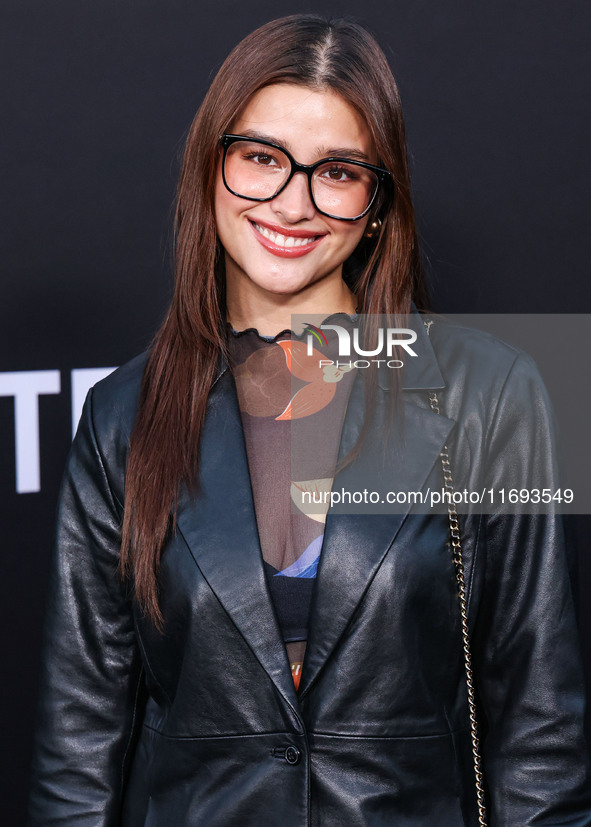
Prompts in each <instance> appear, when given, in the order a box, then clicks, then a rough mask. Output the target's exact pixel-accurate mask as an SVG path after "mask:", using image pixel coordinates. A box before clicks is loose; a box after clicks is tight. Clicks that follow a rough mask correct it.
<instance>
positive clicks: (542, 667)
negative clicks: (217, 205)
mask: <svg viewBox="0 0 591 827" xmlns="http://www.w3.org/2000/svg"><path fill="white" fill-rule="evenodd" d="M418 328H419V340H418V342H417V348H418V350H419V356H420V358H419V359H414V360H409V361H410V362H411V364H409V366H408V370H406V372H405V376H404V394H403V396H404V421H403V424H402V425H401V426H400V427H395V428H393V429H391V431H390V434H389V435H388V436H387V437H385V436H384V434H383V432H382V431H381V430H380V428H378V427H376V428H373V429H372V430H371V432H370V435H369V437H368V439H367V440H366V443H365V444H364V447H363V449H362V451H361V454H360V456H359V458H358V460H357V462H356V463H355V465H354V466H349V467H348V468H346V469H345V470H344V471H343V472H342V474H340V475H338V476H337V478H336V480H335V486H338V487H339V488H341V487H343V488H347V486H349V488H351V489H357V488H358V487H359V480H366V479H372V476H374V477H376V478H379V481H380V484H381V485H383V486H386V487H387V488H388V489H391V490H406V491H420V490H423V491H425V490H427V489H428V488H429V487H431V488H433V489H440V488H441V467H440V464H439V452H440V450H441V448H442V446H443V445H444V444H445V443H446V441H447V443H448V444H449V446H450V451H451V454H452V458H453V461H454V466H455V475H456V478H457V479H456V487H458V488H464V487H467V488H469V489H471V490H479V491H480V490H481V489H482V487H483V485H484V486H486V487H488V488H490V487H494V486H496V485H501V484H504V483H505V481H506V479H507V477H506V473H507V467H509V470H510V478H511V480H512V482H513V484H514V485H515V487H517V488H519V487H520V484H522V483H523V484H527V483H528V481H530V480H532V479H535V478H536V475H538V477H537V478H539V479H542V478H543V479H544V480H546V481H547V480H548V479H550V482H551V483H552V476H553V474H554V470H553V460H552V450H553V444H552V441H553V433H552V425H551V422H550V419H549V414H548V404H547V400H546V397H545V391H544V388H543V386H542V384H541V381H540V379H539V376H538V374H537V371H536V369H535V366H533V364H532V362H531V360H530V359H529V358H528V357H527V356H525V355H523V354H521V353H520V352H519V351H516V350H515V349H513V348H511V347H509V346H507V345H505V344H503V343H501V342H499V341H498V340H495V339H493V338H492V337H490V336H488V335H486V334H482V333H476V332H473V331H469V330H466V329H460V328H456V327H454V326H452V325H448V324H439V323H437V324H436V325H435V326H434V329H433V333H432V337H431V339H429V338H428V337H427V336H426V335H425V334H424V331H423V329H422V325H420V324H419V325H418ZM144 364H145V357H140V358H138V359H136V360H134V361H132V362H130V363H129V364H127V365H125V366H124V367H122V368H120V369H119V370H118V371H117V372H115V373H114V374H112V375H111V376H110V377H108V378H107V379H106V380H104V381H102V382H100V383H99V384H98V385H96V386H95V388H94V389H93V390H92V391H91V393H90V394H89V396H88V399H87V402H86V406H85V409H84V414H83V417H82V420H81V423H80V426H79V429H78V433H77V436H76V439H75V441H74V444H73V448H72V452H71V455H70V459H69V462H68V466H67V470H66V474H65V478H64V483H63V488H62V492H61V499H60V506H59V521H58V529H57V543H56V553H55V557H54V563H53V569H52V579H51V583H50V588H49V604H48V610H47V623H46V632H45V649H44V658H43V668H42V679H41V689H40V702H39V719H38V728H37V735H36V745H35V758H34V766H33V775H32V784H31V793H30V804H29V825H30V827H42V826H43V827H47V826H48V825H63V826H64V827H65V825H72V827H74V825H75V827H116V825H122V827H236V825H253V827H255V825H256V827H259V826H260V825H261V826H263V827H268V826H270V827H274V825H277V826H278V827H308V826H309V825H310V826H313V827H378V825H380V827H382V825H388V827H390V825H392V827H394V825H396V827H462V826H464V827H467V825H470V826H471V827H472V825H476V824H477V815H476V803H475V792H474V781H473V774H472V766H471V757H470V756H471V753H470V739H469V730H468V713H467V706H466V689H465V678H464V673H463V660H462V649H461V635H460V623H459V607H458V600H457V593H456V587H455V580H454V571H453V565H452V561H451V557H450V552H449V545H448V539H449V534H448V522H447V517H446V515H445V513H443V514H438V513H434V512H429V511H428V510H423V513H421V512H420V510H417V509H416V508H414V507H413V508H410V509H409V508H407V509H406V511H405V510H404V509H400V508H397V509H396V512H397V513H395V511H394V510H382V513H379V514H364V513H349V514H346V513H337V510H336V509H335V511H334V513H333V511H332V509H331V512H329V515H328V518H327V522H326V532H325V537H324V546H323V551H322V555H321V560H320V566H319V570H318V577H317V581H316V584H315V593H314V599H313V605H312V616H311V633H310V637H309V641H308V649H307V653H306V658H305V663H304V667H303V672H302V676H301V684H300V689H299V692H298V693H297V694H296V691H295V689H294V685H293V681H292V678H291V674H290V669H289V664H288V661H287V657H286V653H285V648H284V646H283V643H282V640H281V637H280V632H279V628H278V624H277V620H276V617H275V615H274V611H273V608H272V605H271V602H270V597H269V593H268V590H267V587H266V582H265V577H264V572H263V566H262V561H261V552H260V547H259V542H258V535H257V528H256V520H255V514H254V510H253V500H252V494H251V488H250V481H249V474H248V465H247V460H246V454H245V447H244V440H243V432H242V426H241V419H240V413H239V409H238V405H237V400H236V392H235V387H234V383H233V379H232V376H231V374H230V372H229V370H228V369H227V368H226V366H225V365H223V364H222V366H221V368H220V372H219V376H218V377H217V379H216V381H215V383H214V385H213V387H212V390H211V394H210V402H209V410H208V415H207V420H206V425H205V432H204V436H203V443H202V459H201V493H200V495H199V496H189V494H188V493H187V492H185V493H184V494H183V496H182V501H181V507H180V511H179V515H178V531H177V533H176V534H175V535H174V536H173V537H172V538H171V539H170V541H169V542H168V543H167V546H166V548H165V550H164V553H163V556H162V563H161V570H160V575H159V583H160V592H161V605H162V610H163V613H164V618H165V624H166V625H165V631H164V634H163V635H160V634H158V633H157V632H156V631H154V629H153V628H152V627H151V626H150V624H149V623H148V622H146V620H145V619H144V618H143V617H142V616H141V614H140V613H139V612H138V611H137V609H136V607H135V605H134V604H133V602H132V601H131V599H130V595H129V589H128V588H127V587H125V586H123V585H121V584H120V583H119V581H118V580H117V577H116V575H115V567H116V563H117V557H118V551H119V543H120V526H121V520H122V509H123V505H122V503H123V501H124V482H125V465H126V455H127V448H128V439H129V435H130V431H131V428H132V425H133V421H134V416H135V412H136V408H137V400H138V393H139V386H140V379H141V375H142V371H143V367H144ZM382 369H383V368H380V370H382ZM361 376H362V371H361V370H359V371H358V376H357V378H356V381H355V384H354V387H353V391H352V395H351V399H350V402H349V407H348V410H347V414H346V420H345V424H344V428H343V433H342V439H341V455H343V454H344V453H345V452H346V451H348V450H349V448H350V447H351V446H352V445H353V444H354V443H355V441H356V438H357V435H358V433H359V429H360V427H361V423H362V420H363V395H364V383H363V381H362V378H361ZM433 390H436V391H437V393H438V396H439V399H440V406H441V415H437V414H436V413H434V412H433V411H432V410H431V409H430V406H429V400H428V395H429V393H430V392H431V391H433ZM386 410H387V392H386V391H385V390H383V389H382V388H380V390H379V396H378V400H377V408H376V417H377V419H376V422H378V421H379V419H380V416H382V417H383V416H384V415H385V414H384V411H386ZM409 512H410V513H409ZM462 527H463V546H464V557H465V563H466V578H467V583H468V590H469V621H470V626H471V629H472V639H473V649H474V654H473V657H474V668H475V674H476V683H477V690H478V698H479V705H480V714H481V722H480V724H481V729H482V731H483V739H482V741H483V744H482V750H483V763H484V772H485V777H486V784H487V790H488V798H489V802H488V803H489V822H490V825H491V827H525V825H540V827H541V825H546V827H550V825H553V827H557V826H558V825H564V826H565V827H566V825H569V826H570V827H575V825H576V827H583V825H591V792H590V775H589V766H588V757H587V751H586V746H585V743H584V740H583V734H582V725H583V711H584V690H583V680H582V674H581V665H580V660H579V652H578V648H577V645H578V644H577V635H576V628H575V620H574V614H573V606H572V595H571V587H570V582H569V577H568V572H567V565H566V559H565V557H566V553H565V541H564V534H563V527H562V522H561V520H560V519H559V518H557V517H554V516H531V515H529V516H528V515H521V516H519V515H515V516H507V515H501V514H492V515H490V514H489V515H484V514H481V515H478V514H472V515H469V516H466V517H464V518H463V519H462Z"/></svg>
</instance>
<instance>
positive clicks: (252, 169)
mask: <svg viewBox="0 0 591 827" xmlns="http://www.w3.org/2000/svg"><path fill="white" fill-rule="evenodd" d="M224 172H225V176H226V182H227V184H228V186H229V188H230V189H231V190H232V191H233V192H234V193H236V195H241V196H243V197H246V198H272V197H273V196H274V195H275V194H276V193H277V192H278V191H279V190H280V189H281V187H282V186H283V185H284V184H285V182H286V180H287V179H288V177H289V174H290V172H291V162H290V160H289V158H288V157H287V155H286V154H285V153H284V152H282V151H281V150H280V149H276V148H275V147H271V146H265V145H263V144H259V143H257V142H256V141H235V142H234V143H233V144H231V145H230V146H229V147H228V150H227V153H226V160H225V169H224ZM311 184H312V197H313V199H314V202H315V204H316V207H317V209H319V210H321V211H322V212H326V213H329V214H330V215H332V216H335V217H338V218H355V217H356V216H358V215H361V214H362V213H363V212H365V210H366V209H367V207H368V206H369V204H370V203H371V200H372V198H373V197H374V195H375V191H376V188H377V186H378V177H377V175H376V174H375V172H373V170H371V169H366V168H365V167H361V166H357V165H356V164H351V163H347V162H346V161H327V162H326V163H325V164H321V165H320V166H319V167H317V168H316V169H315V170H314V172H313V173H312V177H311Z"/></svg>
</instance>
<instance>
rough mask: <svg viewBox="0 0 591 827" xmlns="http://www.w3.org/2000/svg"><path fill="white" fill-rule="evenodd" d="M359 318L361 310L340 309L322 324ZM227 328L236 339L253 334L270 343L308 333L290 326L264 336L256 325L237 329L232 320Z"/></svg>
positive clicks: (297, 337) (298, 337)
mask: <svg viewBox="0 0 591 827" xmlns="http://www.w3.org/2000/svg"><path fill="white" fill-rule="evenodd" d="M358 318H359V311H358V310H356V311H355V313H351V314H350V313H345V311H344V310H340V311H338V312H337V313H331V314H329V315H328V316H326V318H324V319H323V320H322V321H321V322H320V324H321V325H323V324H328V323H329V322H331V321H334V320H335V319H343V320H344V319H347V320H348V321H349V322H356V321H357V319H358ZM226 330H227V332H228V335H230V334H232V337H233V338H234V339H239V338H240V337H241V336H247V335H251V336H254V337H256V338H257V339H260V341H261V342H266V343H268V344H272V343H273V342H277V341H278V340H279V339H281V338H282V337H284V336H290V337H292V338H295V339H303V337H304V336H305V335H306V331H305V330H302V332H301V333H295V331H293V330H291V329H290V328H288V327H286V328H285V330H280V331H279V333H276V334H275V335H274V336H264V335H263V334H262V333H259V331H258V330H257V329H256V327H247V328H246V329H245V330H236V329H235V328H233V327H232V325H231V323H230V322H226Z"/></svg>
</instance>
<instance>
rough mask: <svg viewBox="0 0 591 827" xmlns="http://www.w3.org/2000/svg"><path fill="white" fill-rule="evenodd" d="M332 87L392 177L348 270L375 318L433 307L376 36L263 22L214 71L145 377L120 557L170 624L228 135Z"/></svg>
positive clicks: (298, 21)
mask: <svg viewBox="0 0 591 827" xmlns="http://www.w3.org/2000/svg"><path fill="white" fill-rule="evenodd" d="M281 82H288V83H297V84H302V85H305V86H307V87H310V88H312V89H331V90H334V91H336V92H338V93H339V94H340V95H341V96H342V97H343V98H344V100H346V101H347V102H348V103H349V104H351V105H352V106H354V107H355V108H356V109H357V110H358V111H359V112H361V113H362V114H363V116H364V117H365V118H366V120H367V123H368V126H369V129H370V132H371V134H372V137H373V140H374V143H375V146H376V149H377V152H378V156H379V163H380V165H381V166H383V167H385V168H386V169H388V170H389V171H390V173H391V175H392V179H393V182H394V187H395V196H394V198H388V197H387V193H385V194H384V195H383V197H382V198H381V199H380V200H379V201H378V203H377V204H376V206H375V207H374V208H372V215H371V217H370V220H371V219H373V218H376V217H379V218H380V219H381V221H382V227H381V231H380V234H379V237H378V239H377V241H367V240H364V241H362V242H361V244H360V245H359V247H358V249H357V250H356V251H355V254H354V255H353V256H352V257H351V259H350V260H349V262H347V263H346V266H345V268H344V273H345V278H346V279H347V281H348V283H349V286H350V287H351V289H352V291H353V292H354V293H355V295H356V296H357V298H358V308H359V311H360V312H361V313H363V314H366V313H367V314H392V315H394V314H404V313H408V312H409V310H410V304H411V299H414V300H415V302H416V304H417V306H419V307H424V306H426V301H427V294H426V288H425V281H424V276H423V270H422V267H421V261H420V255H419V249H418V244H417V233H416V228H415V219H414V211H413V206H412V201H411V194H410V183H409V173H408V163H407V156H406V138H405V131H404V122H403V117H402V107H401V103H400V96H399V93H398V88H397V86H396V82H395V80H394V78H393V76H392V73H391V71H390V68H389V66H388V62H387V60H386V58H385V56H384V53H383V52H382V50H381V49H380V47H379V46H378V44H377V43H376V41H375V39H374V38H373V37H372V35H371V34H369V32H368V31H367V30H366V29H365V28H363V27H362V26H360V25H359V24H357V23H354V22H351V21H349V20H345V19H337V20H327V19H323V18H321V17H318V16H316V15H292V16H289V17H284V18H281V19H278V20H273V21H271V22H270V23H267V24H266V25H264V26H262V27H261V28H259V29H257V30H256V31H254V32H253V33H252V34H250V35H249V36H248V37H246V38H245V39H244V40H242V41H241V42H240V43H239V44H238V45H237V46H236V48H235V49H234V50H233V51H232V52H231V54H230V55H229V56H228V58H227V59H226V60H225V62H224V64H223V65H222V67H221V69H220V70H219V72H218V73H217V75H216V77H215V78H214V80H213V82H212V84H211V86H210V88H209V91H208V92H207V94H206V96H205V99H204V101H203V103H202V105H201V107H200V109H199V111H198V112H197V115H196V116H195V119H194V121H193V123H192V125H191V128H190V131H189V135H188V138H187V143H186V149H185V154H184V159H183V165H182V170H181V175H180V181H179V185H178V193H177V207H176V218H175V288H174V294H173V298H172V302H171V305H170V308H169V310H168V313H167V315H166V318H165V320H164V323H163V324H162V327H161V328H160V330H159V332H158V333H157V335H156V338H155V340H154V343H153V346H152V348H151V352H150V356H149V360H148V363H147V366H146V369H145V373H144V377H143V385H142V392H141V398H140V406H139V411H138V415H137V419H136V423H135V427H134V430H133V434H132V437H131V443H130V450H129V460H128V465H127V475H126V487H125V514H124V521H123V537H122V548H121V556H120V572H121V574H122V576H123V577H126V576H130V577H131V576H133V579H134V582H135V596H136V599H137V600H138V601H139V604H140V606H141V607H142V609H143V611H144V612H145V614H146V615H147V616H148V617H149V618H150V619H151V620H152V621H153V622H154V624H155V625H156V626H157V627H158V628H161V627H162V624H163V618H162V614H161V611H160V608H159V605H158V588H157V570H158V566H159V562H160V554H161V551H162V547H163V545H164V542H165V539H166V536H167V533H168V531H170V530H174V528H175V514H176V507H177V502H178V495H179V490H180V487H181V485H182V484H186V485H188V486H190V487H194V486H195V485H196V480H197V472H198V463H199V444H200V437H201V432H202V427H203V422H204V418H205V412H206V407H207V399H208V394H209V392H210V389H211V385H212V383H213V382H214V380H215V377H216V373H217V366H218V360H219V355H220V353H226V344H225V297H224V269H223V255H222V250H221V247H220V244H219V241H218V238H217V234H216V226H215V221H214V188H215V175H216V167H217V163H218V160H219V152H220V137H221V135H222V134H223V133H224V132H226V131H228V130H229V128H230V125H231V124H232V122H233V121H234V120H235V119H236V118H237V117H238V115H239V114H240V112H241V110H242V109H243V107H244V106H245V105H246V103H247V102H248V101H249V100H250V98H251V97H252V95H253V94H255V92H257V91H258V90H259V89H262V88H263V87H264V86H269V85H271V84H273V83H281Z"/></svg>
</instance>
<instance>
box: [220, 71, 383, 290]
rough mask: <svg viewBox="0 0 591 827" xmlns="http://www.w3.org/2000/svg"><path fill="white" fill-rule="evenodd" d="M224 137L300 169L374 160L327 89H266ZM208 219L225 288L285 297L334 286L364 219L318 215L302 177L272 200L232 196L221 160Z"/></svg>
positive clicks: (357, 121) (346, 107)
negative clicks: (333, 161) (272, 147)
mask: <svg viewBox="0 0 591 827" xmlns="http://www.w3.org/2000/svg"><path fill="white" fill-rule="evenodd" d="M228 132H231V133H233V134H237V135H247V136H250V137H254V138H255V139H256V138H259V139H263V138H264V139H266V140H270V141H273V142H274V143H276V144H280V145H281V146H282V147H285V149H287V150H288V151H289V152H290V153H291V155H292V156H293V157H294V158H295V160H296V161H298V162H299V163H302V164H313V163H314V162H315V161H318V160H320V159H321V158H326V157H328V156H331V155H332V156H341V157H342V156H345V157H352V158H354V159H356V160H366V161H367V162H368V163H371V164H375V163H377V153H376V150H375V147H374V145H373V141H372V138H371V135H370V132H369V129H368V127H367V125H366V123H365V122H364V120H363V118H362V117H361V116H360V115H359V114H358V112H357V111H356V110H355V109H354V108H353V107H352V106H350V104H348V103H347V102H346V101H345V100H344V99H343V98H342V97H341V96H340V95H338V94H337V93H335V92H333V91H330V90H326V91H315V90H312V89H310V88H308V87H305V86H298V85H296V84H291V83H278V84H274V85H273V86H267V87H265V88H264V89H261V90H259V91H258V92H257V93H256V94H255V95H253V97H252V98H251V99H250V101H249V103H248V104H247V106H246V107H245V109H244V110H243V112H242V114H241V115H240V117H238V118H237V119H236V121H234V123H232V125H231V128H230V129H229V130H228ZM215 217H216V224H217V231H218V236H219V239H220V241H221V244H222V246H223V248H224V250H225V257H226V280H227V283H228V288H229V289H230V290H231V289H232V288H233V287H236V289H237V290H239V291H244V290H245V289H247V290H249V291H253V294H256V293H259V294H260V291H268V292H269V293H274V294H283V295H284V296H286V297H287V296H288V295H289V294H297V293H300V292H301V291H309V289H313V287H312V286H313V285H320V284H321V283H322V284H323V285H324V287H327V286H329V285H328V284H327V281H326V280H329V281H330V280H339V282H340V280H341V278H342V267H343V262H344V261H345V260H346V259H347V258H348V257H349V256H350V255H351V253H352V252H353V250H354V249H355V247H356V246H357V245H358V243H359V241H360V240H361V238H362V236H363V232H364V230H365V227H366V224H367V220H368V218H367V216H365V217H364V218H361V219H359V220H358V221H351V222H348V221H339V220H337V219H334V218H327V217H326V216H324V215H321V214H320V213H319V212H317V211H316V209H315V208H314V205H313V203H312V201H311V199H310V193H309V189H308V180H307V177H306V176H305V175H304V174H301V173H298V174H296V175H294V177H293V178H292V179H291V181H290V182H289V184H288V185H287V187H286V188H285V189H284V190H283V191H282V192H281V193H279V195H277V196H275V198H273V199H272V200H271V201H266V202H255V201H247V200H245V199H243V198H239V197H238V196H236V195H232V193H230V192H229V191H228V190H227V189H226V187H225V185H224V182H223V179H222V168H221V159H220V163H219V166H218V170H217V180H216V191H215ZM272 234H274V235H272ZM294 237H295V238H297V239H298V240H297V244H296V243H295V241H294ZM307 295H308V296H309V295H310V293H309V292H307Z"/></svg>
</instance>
